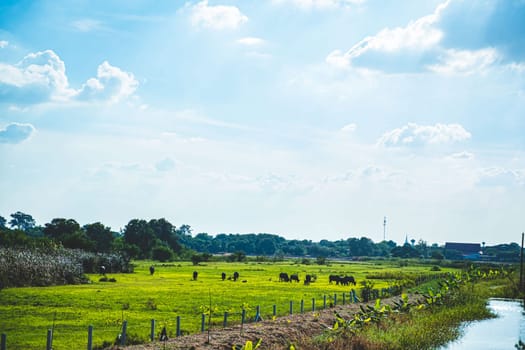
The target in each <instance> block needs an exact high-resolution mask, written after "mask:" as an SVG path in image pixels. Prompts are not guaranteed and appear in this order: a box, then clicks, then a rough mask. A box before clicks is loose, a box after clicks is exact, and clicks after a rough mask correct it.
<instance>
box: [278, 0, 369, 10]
mask: <svg viewBox="0 0 525 350" xmlns="http://www.w3.org/2000/svg"><path fill="white" fill-rule="evenodd" d="M365 1H366V0H272V2H273V3H274V4H277V5H281V4H291V5H293V6H296V7H299V8H300V9H303V10H310V9H330V8H338V7H347V6H351V5H357V4H361V3H363V2H365Z"/></svg>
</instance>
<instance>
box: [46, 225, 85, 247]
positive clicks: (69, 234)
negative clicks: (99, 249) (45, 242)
mask: <svg viewBox="0 0 525 350" xmlns="http://www.w3.org/2000/svg"><path fill="white" fill-rule="evenodd" d="M44 235H45V236H46V237H48V238H51V239H53V240H55V241H57V242H61V243H62V245H63V246H64V247H66V248H74V249H85V250H92V249H93V244H94V243H93V242H92V241H90V240H89V239H88V237H87V236H86V233H85V232H84V231H82V230H81V229H80V225H79V224H78V222H76V221H75V220H74V219H64V218H55V219H53V220H51V222H50V223H47V224H46V225H45V227H44Z"/></svg>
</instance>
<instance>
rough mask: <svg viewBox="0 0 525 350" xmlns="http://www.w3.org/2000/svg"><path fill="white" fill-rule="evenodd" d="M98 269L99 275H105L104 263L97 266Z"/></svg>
mask: <svg viewBox="0 0 525 350" xmlns="http://www.w3.org/2000/svg"><path fill="white" fill-rule="evenodd" d="M98 270H99V271H98V272H99V273H100V274H101V275H105V274H106V267H105V266H104V265H101V266H100V268H99V269H98Z"/></svg>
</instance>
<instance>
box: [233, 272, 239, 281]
mask: <svg viewBox="0 0 525 350" xmlns="http://www.w3.org/2000/svg"><path fill="white" fill-rule="evenodd" d="M238 279H239V273H238V272H237V271H235V272H234V273H233V280H234V281H237V280H238Z"/></svg>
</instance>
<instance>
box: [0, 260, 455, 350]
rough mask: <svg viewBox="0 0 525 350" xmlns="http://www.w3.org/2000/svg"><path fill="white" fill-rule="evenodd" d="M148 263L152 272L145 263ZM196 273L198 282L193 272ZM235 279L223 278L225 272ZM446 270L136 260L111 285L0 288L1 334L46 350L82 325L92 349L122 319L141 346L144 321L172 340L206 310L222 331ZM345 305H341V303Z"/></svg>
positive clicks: (10, 345) (78, 335)
mask: <svg viewBox="0 0 525 350" xmlns="http://www.w3.org/2000/svg"><path fill="white" fill-rule="evenodd" d="M150 265H155V273H154V274H153V275H151V274H150V272H149V266H150ZM194 271H197V272H198V278H197V280H193V278H192V274H193V272H194ZM235 271H237V272H238V273H239V279H238V280H237V281H235V282H234V281H232V280H229V279H226V280H224V281H223V280H222V278H221V273H222V272H224V273H226V275H227V276H228V277H231V276H232V275H233V274H234V272H235ZM446 271H452V270H447V269H443V270H442V271H440V272H433V271H431V268H430V266H428V265H421V266H404V267H400V266H399V263H397V262H386V261H384V262H383V261H382V262H376V263H373V262H353V263H349V262H345V263H334V262H332V263H331V264H330V265H299V264H296V263H294V262H291V261H290V262H282V263H271V262H269V263H265V262H262V263H259V262H247V263H222V262H217V263H207V264H205V265H199V266H193V265H192V264H191V263H185V262H181V263H178V262H177V263H170V264H159V263H153V262H148V261H140V262H136V267H135V272H134V273H131V274H108V275H107V277H108V279H111V278H114V279H115V280H116V282H101V281H100V278H101V277H102V276H100V275H96V274H95V275H88V277H89V278H90V280H91V283H89V284H83V285H67V286H56V287H32V288H8V289H4V290H1V291H0V333H3V334H6V335H7V349H45V348H46V336H47V331H48V330H49V329H53V349H54V350H60V349H72V348H76V349H81V348H86V345H87V333H88V327H89V326H90V325H91V326H93V345H94V346H100V345H101V344H103V343H104V342H106V344H107V342H111V343H113V342H114V341H115V339H116V338H117V336H118V334H119V333H120V332H121V329H122V324H123V321H124V320H126V321H127V333H128V339H138V340H141V339H142V340H144V341H146V340H147V339H148V338H149V334H150V329H151V328H150V325H151V320H152V319H155V320H156V325H157V326H156V327H157V328H156V334H157V336H158V334H159V332H160V330H161V328H162V327H164V326H165V327H166V329H167V330H168V333H169V335H170V336H174V334H175V327H176V319H177V317H180V328H181V331H182V332H183V333H196V332H199V331H200V329H201V319H202V314H203V313H207V312H209V310H210V306H211V310H212V316H213V317H212V326H213V327H222V324H223V320H224V313H225V312H228V314H229V316H228V317H229V318H228V322H229V324H232V323H240V319H241V312H242V309H243V308H244V309H245V310H246V317H247V319H250V318H251V319H253V317H254V316H255V310H256V308H257V306H259V307H260V313H261V316H262V317H263V318H271V317H273V308H274V305H275V309H276V312H277V316H279V315H285V314H288V313H289V311H290V302H292V305H293V309H294V310H293V312H294V313H296V312H297V313H298V312H300V305H301V301H303V303H304V309H305V311H308V310H311V309H312V302H315V307H316V308H322V307H323V306H324V301H323V299H324V296H326V298H327V300H328V303H331V302H333V297H334V294H337V295H338V298H339V299H338V303H340V302H341V297H342V293H348V292H350V290H351V289H355V290H356V292H357V293H358V295H359V288H360V287H361V285H360V282H362V281H363V280H365V279H367V277H368V278H373V279H369V281H371V282H373V283H374V288H379V289H380V288H387V287H389V286H391V285H392V284H394V283H397V282H400V281H402V280H403V279H405V278H409V277H414V276H424V275H430V274H435V273H443V272H446ZM281 272H286V273H288V274H292V273H298V274H299V277H300V279H301V281H302V280H304V277H305V275H306V274H312V275H316V276H317V280H316V281H315V282H313V283H311V284H310V285H304V284H303V283H302V282H300V283H296V282H288V283H287V282H279V273H281ZM330 274H337V275H352V276H354V278H355V279H356V281H357V286H353V285H350V286H341V285H336V284H335V283H332V284H330V283H329V280H328V276H329V275H330ZM314 299H315V301H313V300H314ZM347 302H348V301H347Z"/></svg>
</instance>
